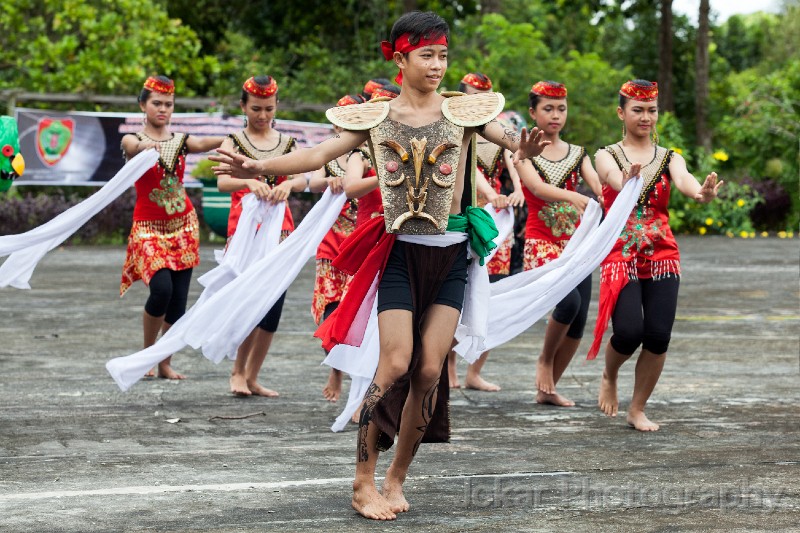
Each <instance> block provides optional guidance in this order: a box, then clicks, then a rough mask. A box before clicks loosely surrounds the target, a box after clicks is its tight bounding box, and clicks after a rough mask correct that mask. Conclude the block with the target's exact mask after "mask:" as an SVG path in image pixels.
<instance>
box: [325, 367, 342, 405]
mask: <svg viewBox="0 0 800 533" xmlns="http://www.w3.org/2000/svg"><path fill="white" fill-rule="evenodd" d="M341 393H342V371H341V370H336V369H334V368H332V369H331V373H330V374H328V383H326V384H325V387H324V388H323V389H322V395H323V396H324V397H325V399H326V400H328V401H329V402H335V401H336V400H338V399H339V395H340V394H341Z"/></svg>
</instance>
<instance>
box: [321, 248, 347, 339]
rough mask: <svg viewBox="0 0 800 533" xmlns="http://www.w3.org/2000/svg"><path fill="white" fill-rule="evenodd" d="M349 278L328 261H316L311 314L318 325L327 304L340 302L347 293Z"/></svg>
mask: <svg viewBox="0 0 800 533" xmlns="http://www.w3.org/2000/svg"><path fill="white" fill-rule="evenodd" d="M349 281H350V276H348V275H347V274H345V273H344V272H342V271H341V270H339V269H338V268H336V267H334V266H333V265H331V261H330V259H317V277H316V279H315V280H314V299H313V301H312V302H311V314H312V315H313V316H314V322H315V323H316V324H317V325H319V324H320V323H321V322H322V315H323V314H324V313H325V308H326V307H327V306H328V304H332V303H334V302H341V301H342V298H344V295H345V293H346V292H347V283H348V282H349Z"/></svg>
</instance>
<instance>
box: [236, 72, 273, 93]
mask: <svg viewBox="0 0 800 533" xmlns="http://www.w3.org/2000/svg"><path fill="white" fill-rule="evenodd" d="M268 77H269V83H268V84H266V85H260V84H258V83H256V79H255V78H250V79H249V80H247V81H246V82H244V85H242V89H244V90H245V92H246V93H247V94H252V95H253V96H255V97H256V98H269V97H270V96H272V95H274V94H275V93H277V92H278V82H277V81H275V78H273V77H272V76H268Z"/></svg>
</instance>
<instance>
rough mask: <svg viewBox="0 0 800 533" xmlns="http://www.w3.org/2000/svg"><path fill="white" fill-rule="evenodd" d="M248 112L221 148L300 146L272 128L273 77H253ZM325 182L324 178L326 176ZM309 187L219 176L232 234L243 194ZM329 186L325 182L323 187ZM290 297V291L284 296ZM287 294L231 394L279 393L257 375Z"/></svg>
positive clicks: (245, 358)
mask: <svg viewBox="0 0 800 533" xmlns="http://www.w3.org/2000/svg"><path fill="white" fill-rule="evenodd" d="M240 105H241V108H242V112H243V113H244V115H245V120H246V125H245V128H244V129H243V130H242V131H240V132H238V133H233V134H231V135H230V136H228V138H226V139H225V141H224V142H223V143H222V147H223V148H225V149H227V150H232V151H235V152H237V153H241V154H244V155H246V156H248V157H251V158H253V159H270V158H273V157H278V156H280V155H283V154H287V153H289V152H291V151H293V150H294V149H295V146H296V143H295V139H294V138H293V137H290V136H288V135H284V134H282V133H280V132H279V131H277V130H275V129H274V128H273V122H274V120H275V113H276V111H277V109H278V83H277V82H276V81H275V79H274V78H272V77H271V76H257V77H254V78H250V79H248V80H247V81H246V82H244V85H243V87H242V98H241V102H240ZM322 181H323V182H324V181H325V180H322ZM309 185H310V180H309V181H308V182H307V181H306V179H305V178H304V177H302V176H300V177H292V178H291V179H289V178H287V176H257V177H254V178H250V179H238V178H234V177H232V176H227V175H220V176H219V178H218V179H217V187H218V188H219V190H220V191H222V192H230V193H231V213H230V217H229V219H228V238H230V237H231V236H233V234H234V233H235V232H236V225H237V222H238V221H239V217H240V216H241V214H242V198H243V197H244V196H245V195H246V194H249V193H253V194H255V195H256V197H258V198H259V199H261V200H266V201H270V202H275V203H277V202H284V201H286V199H287V198H288V196H289V193H290V192H302V191H304V190H305V189H306V187H307V186H309ZM322 188H323V189H324V186H323V187H322ZM285 213H286V214H285V215H284V221H283V227H282V231H281V237H282V238H285V237H286V236H288V235H289V233H291V231H292V230H293V229H294V221H293V219H292V213H291V211H290V210H289V209H288V207H287V209H286V212H285ZM284 296H285V294H284ZM284 296H282V297H281V298H280V299H279V300H278V301H277V302H276V303H275V305H274V306H273V307H272V309H270V310H269V312H268V313H267V314H266V316H264V318H263V319H262V320H261V322H260V323H259V324H258V326H257V327H256V328H254V329H253V331H252V333H250V335H249V336H248V337H247V338H246V339H245V341H244V342H243V343H242V344H241V346H239V349H238V351H237V355H236V361H235V362H234V365H233V371H232V373H231V379H230V387H231V392H232V393H233V394H234V395H236V396H250V395H251V394H256V395H259V396H268V397H274V396H278V393H277V392H276V391H274V390H272V389H268V388H266V387H264V386H262V385H260V384H259V383H258V373H259V372H260V370H261V365H262V364H263V363H264V359H265V358H266V357H267V352H268V351H269V347H270V344H271V343H272V338H273V336H274V335H275V332H276V331H277V329H278V323H279V322H280V318H281V311H282V310H283V301H284Z"/></svg>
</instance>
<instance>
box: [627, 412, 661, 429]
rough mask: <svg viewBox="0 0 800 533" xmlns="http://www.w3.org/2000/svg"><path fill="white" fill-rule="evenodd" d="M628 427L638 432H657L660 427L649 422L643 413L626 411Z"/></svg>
mask: <svg viewBox="0 0 800 533" xmlns="http://www.w3.org/2000/svg"><path fill="white" fill-rule="evenodd" d="M627 418H628V425H629V426H632V427H633V428H635V429H637V430H639V431H658V428H659V427H660V426H659V425H658V424H656V423H655V422H651V421H650V419H649V418H647V417H646V416H645V414H644V411H631V410H630V409H629V410H628V417H627Z"/></svg>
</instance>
